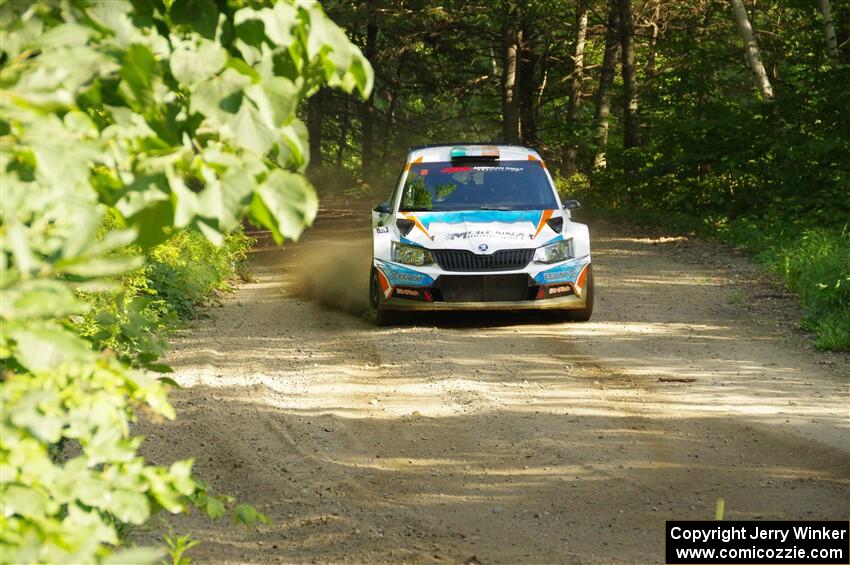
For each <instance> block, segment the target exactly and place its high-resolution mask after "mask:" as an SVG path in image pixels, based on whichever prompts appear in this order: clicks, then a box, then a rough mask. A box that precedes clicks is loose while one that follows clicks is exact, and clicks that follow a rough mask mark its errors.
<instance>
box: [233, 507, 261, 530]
mask: <svg viewBox="0 0 850 565" xmlns="http://www.w3.org/2000/svg"><path fill="white" fill-rule="evenodd" d="M233 522H234V523H236V524H247V525H251V524H256V523H257V522H260V523H261V524H268V523H269V518H268V516H266V515H265V514H263V513H262V512H259V511H258V510H257V509H256V508H254V507H253V506H250V505H248V504H240V505H239V506H237V507H236V508H235V509H234V510H233Z"/></svg>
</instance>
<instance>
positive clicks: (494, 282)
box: [437, 274, 532, 302]
mask: <svg viewBox="0 0 850 565" xmlns="http://www.w3.org/2000/svg"><path fill="white" fill-rule="evenodd" d="M437 284H438V285H439V288H440V291H441V292H442V295H443V300H445V301H446V302H515V301H517V300H529V299H531V298H532V297H531V293H532V291H531V288H530V287H529V286H528V275H525V274H516V275H466V276H464V275H441V276H440V278H439V279H437Z"/></svg>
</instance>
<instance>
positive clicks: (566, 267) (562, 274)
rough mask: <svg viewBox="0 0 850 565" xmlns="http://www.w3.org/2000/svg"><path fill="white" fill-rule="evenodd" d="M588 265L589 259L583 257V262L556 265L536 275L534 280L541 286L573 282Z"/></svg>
mask: <svg viewBox="0 0 850 565" xmlns="http://www.w3.org/2000/svg"><path fill="white" fill-rule="evenodd" d="M588 263H590V258H589V257H585V258H584V260H581V261H578V262H575V263H565V264H563V265H558V266H557V267H554V268H552V269H549V270H547V271H542V272H540V273H537V275H536V276H535V277H534V280H535V281H536V282H538V283H541V284H549V283H559V282H575V280H576V278H577V277H578V275H579V273H581V270H582V269H583V268H584V266H585V265H587V264H588Z"/></svg>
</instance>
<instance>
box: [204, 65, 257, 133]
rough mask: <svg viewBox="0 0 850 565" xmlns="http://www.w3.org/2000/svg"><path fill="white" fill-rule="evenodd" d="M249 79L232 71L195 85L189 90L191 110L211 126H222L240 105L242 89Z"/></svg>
mask: <svg viewBox="0 0 850 565" xmlns="http://www.w3.org/2000/svg"><path fill="white" fill-rule="evenodd" d="M250 83H251V79H250V78H249V77H247V76H245V75H243V74H240V73H238V72H236V71H235V70H233V69H230V68H228V69H225V70H224V72H222V73H221V74H220V75H216V76H214V77H212V78H210V79H208V80H204V81H201V82H198V83H195V84H194V85H193V86H192V87H191V89H190V93H191V102H190V105H191V108H192V111H193V112H199V113H201V114H203V115H204V116H205V117H206V119H207V120H209V121H210V122H211V123H213V124H217V125H223V124H225V123H226V122H227V121H228V120H230V119H231V118H232V117H233V115H234V114H236V112H238V111H239V107H240V105H241V104H242V89H243V88H245V87H246V86H247V85H248V84H250Z"/></svg>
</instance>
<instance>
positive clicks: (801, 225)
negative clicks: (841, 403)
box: [558, 179, 850, 351]
mask: <svg viewBox="0 0 850 565" xmlns="http://www.w3.org/2000/svg"><path fill="white" fill-rule="evenodd" d="M558 186H559V190H560V191H561V193H562V194H563V195H567V194H569V195H570V197H571V198H579V199H580V200H581V201H582V203H583V204H585V207H587V208H595V209H598V210H600V211H604V212H606V213H607V214H609V215H612V216H614V217H618V218H621V219H624V220H627V221H629V222H631V223H635V224H643V225H656V226H663V227H665V228H667V229H671V230H673V231H676V232H680V233H689V234H693V235H697V236H700V237H708V238H712V239H716V240H719V241H722V242H724V243H728V244H731V245H735V246H736V247H739V248H741V249H743V250H744V251H746V252H747V253H748V254H749V255H750V256H751V257H753V258H754V259H755V260H756V261H757V262H759V263H760V264H761V265H763V266H764V268H765V269H766V270H767V271H769V272H772V273H776V274H778V275H780V276H781V278H782V280H783V281H784V284H785V286H786V287H787V288H788V289H789V290H792V291H793V292H794V293H796V295H797V296H798V297H799V300H800V304H801V306H802V309H803V319H802V320H801V322H800V326H801V328H802V329H803V330H805V331H807V332H811V333H813V334H814V335H815V338H814V346H815V347H816V348H817V349H819V350H823V351H850V224H847V225H844V226H835V224H832V225H830V224H828V223H826V222H823V221H822V218H818V217H815V216H810V217H806V216H805V215H801V214H799V213H797V212H795V211H791V210H789V211H785V212H782V211H780V212H774V213H772V214H769V215H765V216H759V217H756V216H741V217H738V218H729V217H727V216H724V215H720V214H717V215H710V214H706V215H698V214H696V213H694V212H671V211H670V210H664V209H660V208H659V207H651V206H648V205H645V204H644V205H638V206H635V205H631V204H629V205H627V204H626V203H625V202H624V201H623V200H618V199H617V198H616V197H612V196H611V195H615V194H617V191H610V192H607V191H606V190H604V189H603V188H601V187H596V188H595V189H594V188H591V186H590V183H588V182H586V180H582V179H573V181H572V182H566V181H563V180H561V179H559V180H558ZM740 300H741V297H738V296H737V295H732V296H731V297H730V301H734V302H735V303H737V302H738V301H740Z"/></svg>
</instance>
